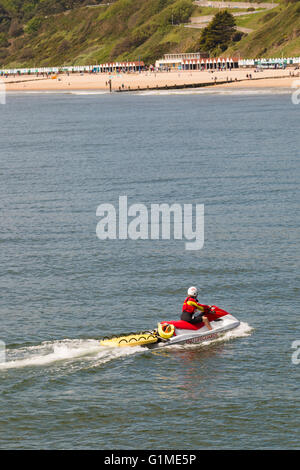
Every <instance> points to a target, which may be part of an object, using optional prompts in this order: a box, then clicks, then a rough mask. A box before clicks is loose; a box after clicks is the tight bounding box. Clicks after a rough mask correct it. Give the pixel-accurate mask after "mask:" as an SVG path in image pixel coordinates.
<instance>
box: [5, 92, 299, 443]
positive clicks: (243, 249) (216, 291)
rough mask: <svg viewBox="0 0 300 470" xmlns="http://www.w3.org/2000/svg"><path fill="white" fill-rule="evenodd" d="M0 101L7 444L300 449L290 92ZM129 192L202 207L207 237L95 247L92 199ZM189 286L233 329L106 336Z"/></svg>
mask: <svg viewBox="0 0 300 470" xmlns="http://www.w3.org/2000/svg"><path fill="white" fill-rule="evenodd" d="M0 107H1V109H0V111H1V128H0V138H1V147H0V181H1V184H0V195H1V198H0V217H1V225H0V340H1V341H2V342H3V343H2V345H3V347H4V346H5V352H6V355H5V357H4V356H3V354H2V356H3V357H2V359H3V362H2V363H1V364H0V448H1V449H104V450H109V449H123V450H124V449H136V450H138V449H170V450H172V449H186V450H192V449H198V450H201V449H279V448H284V449H296V448H298V449H299V372H300V364H299V362H300V352H299V355H298V352H297V348H298V349H299V350H300V333H299V320H298V318H299V175H300V170H299V156H300V155H299V148H300V146H299V143H300V142H299V117H300V105H298V106H297V105H294V104H292V100H291V94H290V93H288V92H286V93H279V92H278V93H277V92H276V90H274V91H273V93H267V92H265V93H264V92H263V91H262V92H261V91H260V92H253V91H252V92H247V91H240V92H232V93H230V92H228V91H227V92H226V93H225V92H224V93H208V92H207V93H206V92H203V91H201V93H200V92H199V93H197V92H195V91H193V92H192V93H184V92H183V93H174V94H172V93H170V92H169V93H165V94H155V93H154V94H151V93H148V94H135V95H134V94H117V93H116V94H112V95H109V94H101V93H99V94H97V93H82V92H81V93H73V94H71V93H69V94H63V93H62V94H55V93H54V94H50V93H49V94H35V93H28V94H10V95H8V96H7V102H6V105H0ZM120 196H127V198H128V204H129V205H132V204H143V205H144V206H146V208H149V210H150V206H151V204H162V203H165V204H169V205H171V204H175V203H176V204H179V205H181V206H182V207H183V205H184V204H193V205H194V206H195V205H196V204H204V221H205V226H204V245H203V248H202V249H200V250H186V247H185V240H177V239H175V238H174V237H172V236H171V237H170V240H165V239H162V238H159V239H157V240H152V239H150V238H149V239H137V240H133V239H123V240H121V239H118V238H117V239H107V240H100V239H99V238H98V237H97V236H96V227H97V223H98V222H99V217H97V216H96V210H97V207H98V206H99V205H100V204H111V205H112V206H114V207H115V208H116V210H117V209H118V202H119V197H120ZM171 235H172V232H171ZM191 285H196V286H198V288H199V301H200V302H201V303H205V304H209V305H211V304H214V305H218V306H219V307H221V308H223V309H225V310H227V311H228V312H230V313H232V314H233V315H234V316H236V317H237V318H238V319H239V320H240V321H241V324H240V326H239V327H238V329H237V330H234V331H232V332H231V333H228V334H226V335H225V336H224V337H223V338H222V339H221V340H218V341H211V342H210V343H209V344H204V345H201V346H193V347H191V346H182V347H177V348H175V347H174V348H172V347H170V348H169V349H168V348H166V349H162V350H158V351H149V350H147V349H143V348H141V347H134V348H129V347H128V348H115V349H111V348H107V347H104V346H101V345H100V342H99V340H100V339H101V338H102V337H103V336H107V335H111V334H118V333H120V334H123V333H126V332H132V331H141V330H143V329H152V328H155V327H156V325H157V322H159V321H160V320H168V319H169V320H175V319H179V317H180V312H181V306H182V303H183V300H184V298H185V296H186V290H187V288H188V287H190V286H191ZM296 341H299V343H295V342H296ZM4 359H6V360H4Z"/></svg>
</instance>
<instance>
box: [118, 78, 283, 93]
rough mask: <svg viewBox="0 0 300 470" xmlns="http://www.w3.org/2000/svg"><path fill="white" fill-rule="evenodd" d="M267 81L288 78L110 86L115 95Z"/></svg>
mask: <svg viewBox="0 0 300 470" xmlns="http://www.w3.org/2000/svg"><path fill="white" fill-rule="evenodd" d="M266 78H267V79H270V80H274V79H277V78H278V79H279V78H287V76H286V75H281V76H279V77H255V78H253V77H251V78H246V79H245V78H242V79H237V78H235V79H234V80H233V79H229V80H222V81H217V80H214V81H211V82H201V83H184V84H182V85H176V84H175V85H164V86H159V85H156V86H155V87H150V86H147V87H140V86H138V87H135V88H131V87H130V86H128V87H127V88H125V87H122V86H119V88H118V89H115V90H113V89H112V87H111V84H110V91H113V92H115V93H128V92H139V91H159V90H161V91H163V90H182V89H185V88H186V89H188V88H203V87H212V86H215V85H225V84H228V83H240V82H245V83H248V82H252V81H256V80H266Z"/></svg>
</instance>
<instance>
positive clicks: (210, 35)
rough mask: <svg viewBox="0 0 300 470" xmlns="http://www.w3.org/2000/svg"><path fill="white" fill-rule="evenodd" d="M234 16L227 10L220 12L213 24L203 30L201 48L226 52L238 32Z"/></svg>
mask: <svg viewBox="0 0 300 470" xmlns="http://www.w3.org/2000/svg"><path fill="white" fill-rule="evenodd" d="M235 26H236V25H235V19H234V16H233V15H232V14H231V13H229V11H227V10H223V11H219V12H218V13H216V15H215V16H214V17H213V19H212V20H211V22H210V23H209V24H208V25H207V26H206V28H204V29H203V31H202V35H201V38H200V48H201V50H203V51H207V52H212V51H214V50H217V49H219V50H220V51H221V52H223V51H225V50H226V49H227V47H228V46H229V44H230V42H231V40H232V38H233V35H234V33H235V32H236V28H235Z"/></svg>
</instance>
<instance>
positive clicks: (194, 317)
mask: <svg viewBox="0 0 300 470" xmlns="http://www.w3.org/2000/svg"><path fill="white" fill-rule="evenodd" d="M187 294H188V297H187V298H186V299H185V301H184V302H183V306H182V314H181V317H180V318H181V320H184V321H187V322H189V323H191V324H192V325H195V324H196V323H200V322H204V324H205V326H206V327H207V328H208V329H209V330H212V327H211V324H210V322H209V320H208V318H207V316H206V315H205V314H206V313H209V312H210V311H211V309H210V306H209V305H204V304H199V302H198V299H197V296H198V289H197V287H194V286H192V287H190V288H189V289H188V291H187ZM199 310H200V312H201V313H200V312H199Z"/></svg>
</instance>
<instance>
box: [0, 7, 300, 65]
mask: <svg viewBox="0 0 300 470" xmlns="http://www.w3.org/2000/svg"><path fill="white" fill-rule="evenodd" d="M193 12H195V6H193V4H192V0H117V1H116V3H114V4H113V5H110V6H97V7H94V8H87V7H85V8H77V9H74V10H72V11H70V12H66V13H64V14H59V15H52V16H48V17H47V18H45V17H43V18H42V23H41V26H40V27H39V29H38V30H37V31H36V32H31V34H28V33H25V34H24V35H21V36H19V37H17V38H9V41H10V46H9V47H6V48H4V47H2V48H1V46H0V65H5V66H9V67H13V66H21V65H23V66H34V65H45V66H47V65H63V64H92V63H97V62H98V63H101V62H106V61H111V60H125V59H128V60H138V57H140V58H141V59H142V60H144V61H145V62H147V63H150V62H153V61H154V60H155V59H156V58H158V57H160V56H161V55H162V54H163V53H166V52H192V51H197V50H198V41H199V38H200V35H201V30H199V29H198V30H197V29H190V28H184V27H183V26H182V25H177V23H186V22H187V21H188V18H189V17H190V16H191V15H192V14H193ZM205 12H206V10H205ZM206 14H207V12H206ZM299 18H300V2H296V3H294V4H290V5H287V6H286V5H285V4H281V5H280V6H279V7H278V8H276V9H275V10H274V11H272V12H267V13H261V12H259V13H257V14H255V15H253V16H252V15H249V16H247V17H244V18H243V17H240V18H238V19H237V24H239V25H240V26H245V27H249V28H253V29H256V31H255V32H253V33H251V34H249V35H247V36H245V37H244V38H243V39H242V40H241V41H239V42H238V43H236V44H235V45H234V46H233V47H232V48H230V49H229V50H228V52H226V53H227V54H229V53H234V52H237V51H238V52H239V53H240V55H241V56H244V57H257V56H262V55H263V56H266V55H268V56H276V55H280V56H281V54H284V55H300V43H299V37H300V22H299ZM172 21H173V23H174V25H172ZM24 27H25V25H24ZM25 30H26V27H25ZM8 51H9V54H8Z"/></svg>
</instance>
